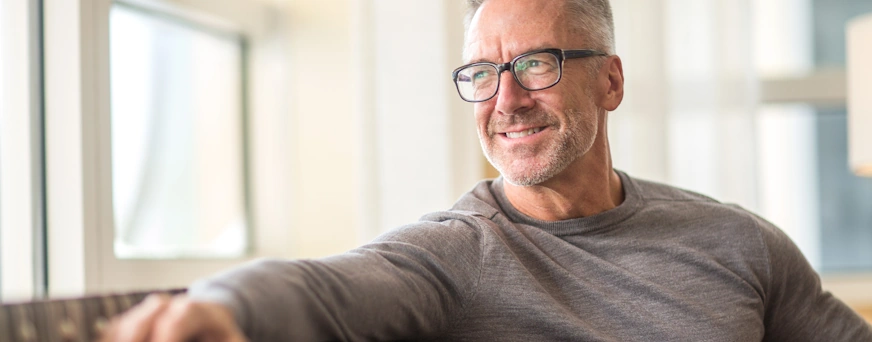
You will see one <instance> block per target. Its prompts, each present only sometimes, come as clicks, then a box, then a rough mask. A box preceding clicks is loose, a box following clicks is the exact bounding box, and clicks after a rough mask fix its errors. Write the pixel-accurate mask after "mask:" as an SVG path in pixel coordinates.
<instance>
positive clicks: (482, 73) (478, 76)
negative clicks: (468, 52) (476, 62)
mask: <svg viewBox="0 0 872 342" xmlns="http://www.w3.org/2000/svg"><path fill="white" fill-rule="evenodd" d="M488 76H490V72H488V71H487V70H482V71H478V72H476V73H474V74H472V79H474V80H480V79H483V78H486V77H488Z"/></svg>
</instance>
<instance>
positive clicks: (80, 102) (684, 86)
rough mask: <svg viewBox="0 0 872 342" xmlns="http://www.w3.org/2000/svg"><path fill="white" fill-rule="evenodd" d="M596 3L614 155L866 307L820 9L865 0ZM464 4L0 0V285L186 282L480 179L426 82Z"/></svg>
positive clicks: (438, 75)
mask: <svg viewBox="0 0 872 342" xmlns="http://www.w3.org/2000/svg"><path fill="white" fill-rule="evenodd" d="M612 6H613V9H614V15H615V25H616V41H617V54H618V55H619V56H621V58H622V59H623V61H624V74H625V77H626V81H627V83H626V95H625V100H624V103H623V104H622V105H621V107H620V108H619V109H618V110H617V111H615V112H614V113H612V114H611V115H610V126H609V130H610V132H609V135H610V140H611V145H612V153H613V157H614V165H615V167H616V168H618V169H621V170H624V171H626V172H628V173H629V174H630V175H632V176H635V177H639V178H645V179H650V180H654V181H660V182H664V183H668V184H672V185H675V186H678V187H682V188H685V189H689V190H692V191H696V192H700V193H702V194H705V195H708V196H711V197H714V198H716V199H719V200H721V201H724V202H731V203H736V204H739V205H741V206H743V207H745V208H747V209H748V210H750V211H753V212H755V213H758V214H760V215H762V216H763V217H765V218H766V219H768V220H770V221H772V222H773V223H775V224H776V225H778V226H779V227H781V228H782V229H783V230H784V231H786V232H787V233H788V234H789V235H790V236H791V237H792V238H793V239H794V241H795V242H796V243H797V244H798V245H799V246H800V248H801V249H802V251H803V253H804V254H805V255H806V257H807V258H808V259H809V261H810V262H811V263H812V265H813V266H814V267H815V268H816V269H817V270H818V271H820V272H821V273H822V274H823V276H824V281H825V284H826V286H827V287H828V288H829V289H832V290H833V291H834V292H836V294H837V295H838V296H840V297H843V298H845V299H846V300H847V301H848V302H849V303H850V304H851V305H852V306H854V307H857V308H860V309H861V310H862V309H863V308H864V307H872V291H868V289H869V288H872V210H870V208H872V179H870V178H861V177H858V176H855V175H854V174H853V173H852V172H851V169H850V168H849V167H848V144H847V142H848V140H847V130H848V123H847V116H846V93H847V91H846V82H847V78H848V77H847V76H846V71H845V65H846V64H845V61H846V52H845V51H846V43H845V42H846V39H845V26H846V24H847V23H848V22H849V21H850V20H852V19H854V18H857V17H859V16H862V15H864V14H869V13H872V2H870V1H868V0H840V1H830V0H826V1H825V0H765V1H763V0H612ZM463 11H464V7H463V4H462V1H454V0H451V1H448V0H445V1H430V0H415V1H409V0H330V1H323V0H281V1H280V0H275V1H268V0H261V1H255V0H216V1H206V0H160V1H159V0H124V1H121V0H118V1H110V0H76V1H69V0H42V1H37V0H29V1H28V0H0V18H2V19H0V65H2V68H0V80H2V83H0V132H2V134H0V195H2V197H0V232H2V234H0V247H2V250H0V288H2V292H0V295H2V297H0V298H2V299H3V300H4V301H6V300H14V299H21V298H31V297H41V296H47V295H50V296H64V295H78V294H82V293H93V292H104V291H120V290H131V289H153V288H166V287H174V286H185V285H187V284H188V283H190V282H191V281H193V280H194V279H197V278H200V277H203V276H205V275H208V274H211V273H213V272H215V271H218V270H220V269H223V268H226V267H229V266H231V265H234V264H238V263H241V262H243V261H245V260H249V259H251V258H256V257H264V256H270V257H289V258H310V257H320V256H326V255H330V254H335V253H340V252H343V251H345V250H348V249H350V248H353V247H355V246H357V245H360V244H362V243H365V242H366V241H369V240H370V239H372V238H373V237H375V236H377V235H378V234H380V233H382V232H385V231H387V230H389V229H392V228H395V227H398V226H400V225H402V224H406V223H410V222H413V221H415V220H417V218H418V217H420V216H421V215H422V214H424V213H427V212H431V211H434V210H440V209H446V208H449V207H450V206H451V205H452V203H453V202H454V201H455V200H456V199H457V198H458V197H459V196H461V195H462V194H463V193H464V192H466V191H467V190H469V189H470V188H471V187H472V186H474V185H475V183H476V182H478V181H479V180H481V179H484V178H492V177H495V176H497V174H496V172H495V171H494V170H493V168H491V167H490V166H489V165H488V164H487V162H486V161H485V160H484V158H483V156H482V154H481V150H480V147H479V145H478V139H477V137H476V135H475V128H474V121H473V117H472V106H471V105H469V104H467V103H464V102H463V101H461V100H460V99H459V97H458V96H457V95H456V93H455V90H454V88H453V84H452V83H451V79H450V73H451V71H452V70H453V69H454V68H455V67H457V66H459V65H461V64H462V60H461V58H460V56H461V50H462V44H463V25H462V21H463ZM566 48H569V47H566ZM575 48H583V47H575Z"/></svg>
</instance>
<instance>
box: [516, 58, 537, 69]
mask: <svg viewBox="0 0 872 342" xmlns="http://www.w3.org/2000/svg"><path fill="white" fill-rule="evenodd" d="M542 64H543V63H542V61H538V60H531V61H523V62H521V63H518V65H517V66H516V67H515V68H516V69H518V70H519V71H524V70H527V69H529V68H535V67H538V66H542Z"/></svg>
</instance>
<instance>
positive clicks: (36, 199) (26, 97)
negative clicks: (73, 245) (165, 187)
mask: <svg viewBox="0 0 872 342" xmlns="http://www.w3.org/2000/svg"><path fill="white" fill-rule="evenodd" d="M0 6H2V7H3V8H2V12H0V25H2V26H3V30H2V33H0V34H2V35H3V37H2V39H0V41H2V44H3V45H4V46H3V49H2V50H3V58H4V59H3V63H2V65H0V68H3V72H2V73H0V75H2V79H0V82H2V83H3V87H2V89H3V92H4V94H2V95H0V96H2V98H3V100H2V102H0V106H2V108H0V115H2V117H0V120H3V123H2V126H0V299H2V300H3V301H7V300H26V299H30V298H33V297H39V296H42V295H43V294H44V292H45V284H46V270H45V268H44V267H42V266H43V265H44V264H45V262H44V260H45V238H44V234H45V211H44V209H45V191H44V189H45V187H44V186H45V184H44V173H43V165H44V159H43V158H44V155H43V152H44V150H43V112H42V94H43V88H42V82H41V81H42V64H41V58H40V56H41V30H40V22H41V3H40V2H39V1H0ZM21 66H24V67H21ZM22 85H23V86H22Z"/></svg>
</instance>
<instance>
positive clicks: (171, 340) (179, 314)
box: [151, 298, 244, 342]
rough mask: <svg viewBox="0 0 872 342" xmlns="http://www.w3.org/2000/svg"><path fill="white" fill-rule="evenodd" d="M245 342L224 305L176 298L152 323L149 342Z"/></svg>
mask: <svg viewBox="0 0 872 342" xmlns="http://www.w3.org/2000/svg"><path fill="white" fill-rule="evenodd" d="M195 338H196V339H202V340H208V341H244V338H243V337H242V334H241V332H240V331H239V329H238V328H237V327H236V322H235V320H234V318H233V314H232V313H231V312H230V311H229V310H228V309H227V308H225V307H224V306H223V305H220V304H216V303H207V302H195V301H191V300H189V299H187V298H177V300H174V301H173V302H172V303H171V304H170V305H169V307H168V308H167V309H166V311H165V312H164V314H163V315H161V316H160V317H159V318H158V319H157V320H156V321H155V323H154V331H153V334H152V336H151V341H162V342H163V341H167V342H184V341H188V340H191V339H195Z"/></svg>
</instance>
